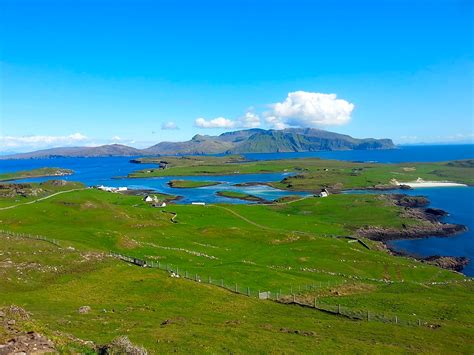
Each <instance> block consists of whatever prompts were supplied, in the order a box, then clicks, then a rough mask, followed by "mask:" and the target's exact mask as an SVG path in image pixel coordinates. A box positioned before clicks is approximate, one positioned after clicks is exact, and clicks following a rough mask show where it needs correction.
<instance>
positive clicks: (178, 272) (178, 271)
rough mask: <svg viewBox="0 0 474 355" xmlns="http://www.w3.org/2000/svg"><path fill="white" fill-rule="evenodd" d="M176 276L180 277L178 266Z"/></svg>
mask: <svg viewBox="0 0 474 355" xmlns="http://www.w3.org/2000/svg"><path fill="white" fill-rule="evenodd" d="M176 275H178V276H179V268H178V267H177V266H176Z"/></svg>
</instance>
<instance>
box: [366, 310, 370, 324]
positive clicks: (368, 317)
mask: <svg viewBox="0 0 474 355" xmlns="http://www.w3.org/2000/svg"><path fill="white" fill-rule="evenodd" d="M367 322H370V313H369V311H367Z"/></svg>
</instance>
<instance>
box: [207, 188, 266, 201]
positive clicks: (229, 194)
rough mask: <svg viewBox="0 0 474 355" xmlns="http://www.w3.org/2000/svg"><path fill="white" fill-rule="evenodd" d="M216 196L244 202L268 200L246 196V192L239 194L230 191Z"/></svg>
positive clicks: (220, 192) (219, 192)
mask: <svg viewBox="0 0 474 355" xmlns="http://www.w3.org/2000/svg"><path fill="white" fill-rule="evenodd" d="M216 195H218V196H222V197H228V198H236V199H239V200H244V201H253V202H266V200H264V199H263V198H260V197H257V196H254V195H250V194H246V193H244V192H239V191H230V190H224V191H217V192H216Z"/></svg>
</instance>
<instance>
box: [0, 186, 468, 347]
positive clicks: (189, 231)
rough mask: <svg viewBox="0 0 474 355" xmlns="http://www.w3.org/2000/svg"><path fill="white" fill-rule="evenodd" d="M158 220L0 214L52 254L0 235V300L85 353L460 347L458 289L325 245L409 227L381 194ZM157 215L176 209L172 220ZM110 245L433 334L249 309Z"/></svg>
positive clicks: (353, 246) (90, 197)
mask: <svg viewBox="0 0 474 355" xmlns="http://www.w3.org/2000/svg"><path fill="white" fill-rule="evenodd" d="M7 200H8V199H4V201H2V204H3V205H4V206H5V205H6V204H7V202H8V201H7ZM10 203H11V205H15V201H14V200H10ZM164 211H165V213H164V212H162V211H161V210H158V209H154V208H151V207H149V206H148V205H147V204H145V203H143V202H142V201H141V199H140V198H139V197H136V196H125V195H120V194H111V193H106V192H102V191H97V190H90V189H89V190H81V191H71V192H68V193H63V194H60V195H56V196H53V197H51V198H49V199H45V200H42V201H39V202H36V203H33V204H29V205H25V204H23V205H20V206H18V207H14V208H10V209H6V210H0V219H1V220H2V228H3V229H5V230H8V231H10V232H12V231H13V232H22V233H32V234H37V235H43V236H47V237H49V238H52V239H56V240H59V244H60V246H61V249H57V247H54V246H53V245H51V244H46V243H45V242H39V241H30V240H21V239H20V240H18V239H14V238H11V237H8V236H5V235H3V236H2V237H0V241H1V243H3V244H2V247H1V248H0V250H2V254H1V255H0V264H1V265H7V267H2V268H0V272H2V273H3V275H2V280H6V282H3V284H2V288H3V289H2V293H1V294H0V305H4V306H7V305H9V304H12V303H16V304H18V305H20V306H22V307H24V308H25V309H27V310H28V311H30V312H32V313H33V316H34V319H35V320H36V321H37V322H38V324H39V326H40V327H41V328H44V331H45V332H54V331H60V332H61V334H63V333H71V334H73V335H74V336H76V337H79V338H82V339H87V340H93V341H94V342H95V343H99V344H100V343H106V342H109V341H111V340H112V339H113V338H114V337H116V336H118V335H129V337H130V338H131V339H132V341H134V342H135V343H137V344H141V345H144V346H145V347H146V348H148V349H149V350H150V351H152V352H162V351H172V350H173V349H179V350H180V351H183V352H186V351H188V352H189V351H192V352H194V351H204V352H228V351H233V352H235V351H237V352H248V351H251V350H253V351H255V350H257V351H261V352H266V351H272V350H273V351H287V352H292V351H299V352H309V351H313V350H314V349H320V350H321V351H346V352H349V351H350V350H357V349H359V350H361V351H362V349H367V348H366V346H367V344H366V342H367V341H369V340H370V342H371V343H373V344H375V345H374V346H375V348H373V351H374V352H375V351H380V352H382V351H383V352H387V351H388V352H390V351H394V352H395V351H396V352H399V351H420V352H421V351H426V352H433V351H439V352H442V351H443V349H444V350H445V351H448V350H451V351H453V349H455V350H456V351H460V352H461V351H464V352H469V350H472V342H471V340H469V339H470V338H471V337H472V335H473V332H472V326H473V323H472V318H471V317H470V314H472V311H473V310H474V309H473V306H472V304H474V303H473V302H472V301H473V296H472V295H473V292H472V291H474V289H473V285H472V283H471V282H464V281H463V280H464V278H463V276H462V275H460V274H458V273H454V272H450V271H447V270H443V269H439V268H437V267H434V266H431V265H428V264H425V263H421V262H418V261H415V260H412V259H408V258H401V257H394V256H391V255H389V254H388V253H387V252H386V251H384V250H383V248H381V247H380V245H379V244H378V243H375V242H371V241H367V243H368V244H369V246H370V248H371V249H370V250H369V249H366V248H365V247H364V246H362V245H361V244H359V243H353V242H351V241H350V240H348V239H344V238H335V237H334V236H337V235H351V234H352V233H353V232H354V231H355V230H356V229H358V228H360V227H363V226H366V225H374V226H391V227H396V228H402V224H406V225H410V224H416V223H420V222H419V221H418V220H414V219H410V218H407V217H404V216H403V215H402V214H401V213H400V212H401V209H400V208H398V207H396V206H393V205H392V204H388V203H387V201H386V200H385V199H384V198H381V197H378V196H374V195H332V196H330V197H329V198H325V199H316V198H308V199H303V200H299V201H295V202H290V203H287V204H279V205H269V206H264V205H253V206H251V205H207V206H191V205H174V206H169V207H167V208H165V209H164ZM166 212H170V213H171V212H172V213H176V214H177V217H176V218H175V221H176V222H177V223H172V222H171V220H170V218H171V216H172V215H171V214H170V213H166ZM6 238H9V239H6ZM38 243H44V244H41V245H39V244H38ZM55 248H56V249H55ZM73 248H74V249H73ZM110 250H113V251H115V252H120V253H123V254H126V255H130V256H134V257H140V258H143V259H147V260H149V261H153V262H155V263H158V262H159V263H161V265H165V264H166V265H167V266H168V267H169V268H170V269H173V270H175V271H176V269H177V268H178V269H179V273H180V274H181V275H184V273H185V272H187V273H188V274H189V275H196V274H197V275H199V278H200V279H202V280H208V278H211V279H212V280H216V281H217V284H219V283H220V282H219V281H220V280H222V281H221V282H223V283H224V284H225V285H235V284H237V285H238V287H239V288H240V289H246V288H247V287H248V288H249V289H250V292H251V293H252V294H253V295H255V294H256V292H257V291H258V290H260V291H262V290H265V291H272V292H274V293H276V292H280V293H282V294H291V293H293V294H295V297H296V298H297V299H302V300H304V299H311V300H312V299H314V298H315V297H316V298H317V299H318V301H319V302H321V303H324V304H327V305H331V304H332V305H336V304H340V305H342V306H343V307H350V308H351V309H354V310H360V311H362V312H364V311H366V310H370V312H373V313H374V314H379V315H382V314H384V315H386V316H387V317H390V316H392V317H393V316H394V315H397V316H398V317H400V319H408V318H410V319H422V320H423V322H424V323H423V324H430V325H434V326H435V328H436V329H432V328H430V327H427V326H421V327H413V326H410V327H408V326H404V325H394V324H384V323H381V322H373V323H372V322H369V323H367V322H366V321H351V320H347V319H344V318H343V317H337V316H332V315H328V314H324V313H321V312H318V311H316V310H312V309H305V308H301V307H297V306H291V305H283V304H276V303H273V302H271V301H258V300H256V299H253V298H247V297H245V296H241V295H235V294H233V293H230V292H228V291H225V290H223V289H221V288H219V287H217V286H209V285H204V284H202V283H201V284H199V283H196V282H192V281H188V280H183V279H175V278H170V277H169V276H167V274H166V272H164V271H160V270H157V269H151V268H140V267H137V266H133V265H130V264H126V263H124V262H121V261H118V260H115V259H111V258H109V257H106V254H107V253H108V251H110ZM35 253H36V254H35ZM10 262H11V263H10ZM18 265H19V266H18ZM17 266H18V267H17ZM328 282H329V284H328ZM438 283H439V284H438ZM308 285H316V287H314V288H308ZM318 285H319V286H318ZM3 291H4V292H3ZM84 305H88V306H91V308H92V311H91V312H90V313H89V314H79V313H78V312H77V310H78V308H79V307H81V306H84ZM103 310H105V311H103ZM438 326H440V327H438ZM211 329H212V331H211ZM296 330H298V332H296V333H295V331H296ZM304 334H306V335H304ZM308 334H309V335H308ZM60 338H61V339H62V340H61V339H60V340H58V341H63V342H66V343H67V341H65V340H64V338H62V337H60ZM245 339H247V340H245ZM66 346H69V345H66ZM71 346H72V345H71ZM285 349H286V350H285Z"/></svg>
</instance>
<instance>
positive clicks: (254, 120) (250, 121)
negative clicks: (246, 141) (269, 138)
mask: <svg viewBox="0 0 474 355" xmlns="http://www.w3.org/2000/svg"><path fill="white" fill-rule="evenodd" d="M194 125H195V126H196V127H199V128H224V129H229V128H257V127H260V117H259V116H258V115H257V114H255V113H253V112H251V111H247V112H246V113H245V115H244V116H242V117H240V118H238V119H236V120H231V119H228V118H225V117H217V118H214V119H211V120H206V119H205V118H202V117H200V118H198V119H196V121H194Z"/></svg>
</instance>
